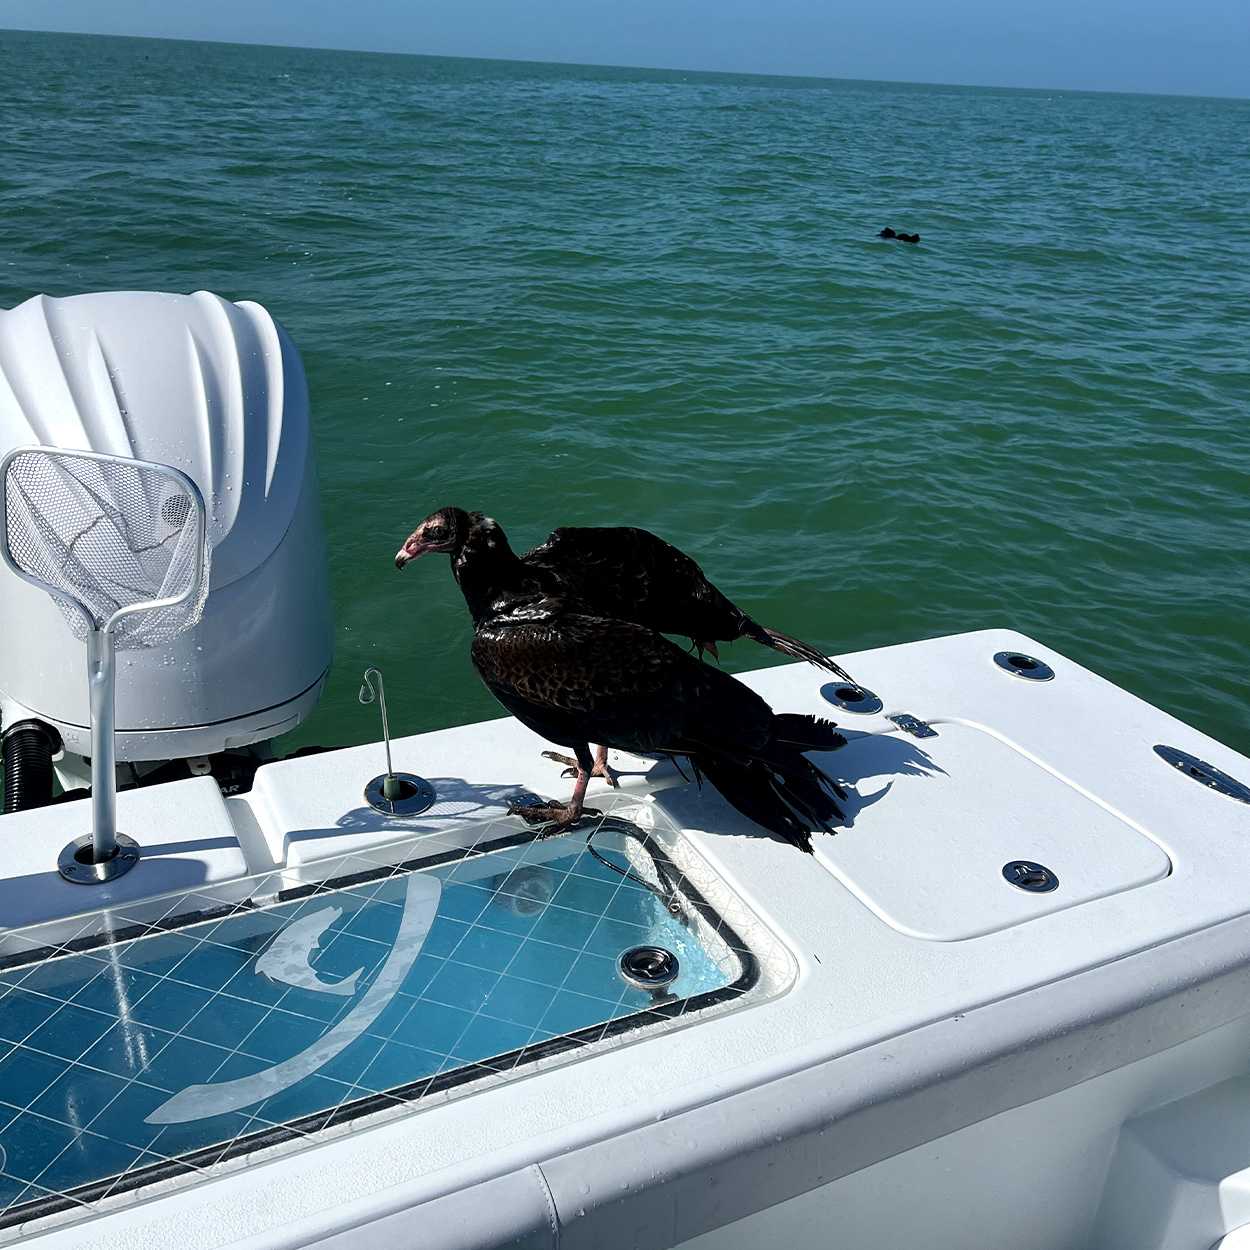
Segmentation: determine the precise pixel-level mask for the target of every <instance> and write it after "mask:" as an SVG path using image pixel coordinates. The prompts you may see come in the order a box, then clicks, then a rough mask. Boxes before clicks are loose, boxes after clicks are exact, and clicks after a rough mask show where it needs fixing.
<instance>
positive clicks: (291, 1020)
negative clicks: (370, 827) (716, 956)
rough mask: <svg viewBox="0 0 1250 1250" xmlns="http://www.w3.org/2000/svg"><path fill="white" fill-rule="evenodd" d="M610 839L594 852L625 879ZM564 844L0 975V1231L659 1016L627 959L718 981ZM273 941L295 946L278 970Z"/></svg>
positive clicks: (609, 878) (671, 933) (714, 985)
mask: <svg viewBox="0 0 1250 1250" xmlns="http://www.w3.org/2000/svg"><path fill="white" fill-rule="evenodd" d="M620 845H621V842H620V838H619V837H614V836H610V835H606V834H605V835H602V836H599V837H598V839H597V841H596V848H597V849H598V850H599V851H600V853H601V854H603V855H604V856H605V857H606V858H609V859H611V860H612V861H613V862H614V863H616V864H617V865H618V866H620V867H627V866H628V864H627V861H626V859H625V857H624V855H623V854H621V852H620V850H619V849H616V850H613V849H610V848H613V847H614V846H615V847H616V848H619V847H620ZM575 848H576V849H573V850H570V852H569V853H568V854H566V855H564V856H563V857H560V858H550V859H546V860H545V861H544V860H541V855H542V854H543V853H545V854H548V855H550V854H551V849H552V848H551V846H550V844H546V843H537V844H532V845H531V846H530V847H529V848H527V849H526V850H525V851H524V852H523V853H522V854H521V856H520V857H519V861H518V857H516V856H515V855H514V856H513V857H512V858H510V859H509V860H508V861H507V863H506V864H504V865H502V871H498V872H495V873H494V874H490V872H489V869H490V863H489V860H486V861H484V860H483V858H481V857H477V858H473V859H470V860H466V861H460V862H458V863H456V864H453V865H450V866H446V867H441V868H437V869H433V870H427V871H426V872H422V873H404V872H396V873H393V874H391V875H386V876H383V877H381V878H379V879H373V880H369V881H366V882H363V883H360V884H356V885H353V886H350V887H348V888H342V889H337V890H331V891H321V892H318V893H316V894H313V895H311V896H309V897H304V898H301V899H299V900H298V901H293V902H290V903H282V904H278V905H275V906H272V907H269V908H265V909H262V910H257V909H252V908H245V909H243V910H234V911H233V912H232V914H228V915H225V916H224V917H218V918H215V919H210V920H202V921H200V922H198V923H190V924H187V925H185V926H184V927H178V928H175V929H172V930H169V931H160V932H153V931H151V930H149V931H148V932H147V934H146V935H145V936H139V937H135V938H131V939H129V940H125V941H121V942H117V943H115V944H112V945H101V946H97V947H95V948H94V949H87V950H80V951H77V952H76V953H68V954H60V955H57V956H55V957H49V958H44V959H42V960H39V961H37V962H33V963H30V964H26V965H23V966H19V967H13V968H10V969H8V970H7V971H5V972H3V973H0V1039H3V1040H2V1041H0V1054H2V1056H3V1057H2V1058H0V1152H2V1154H3V1169H2V1171H0V1208H2V1209H3V1210H4V1211H5V1212H6V1213H7V1218H5V1217H4V1216H0V1222H4V1223H12V1222H16V1221H17V1220H18V1219H25V1218H30V1217H31V1216H32V1215H37V1214H39V1213H40V1212H41V1210H55V1209H57V1208H58V1207H64V1206H66V1205H71V1204H69V1203H67V1202H66V1201H65V1200H64V1199H63V1198H61V1197H60V1196H61V1195H65V1194H66V1193H67V1192H69V1191H74V1190H78V1191H79V1192H78V1193H77V1194H75V1195H73V1197H74V1199H76V1200H78V1201H89V1200H92V1199H96V1198H99V1197H102V1196H105V1195H106V1194H107V1193H108V1192H111V1191H114V1190H118V1189H123V1188H130V1187H133V1186H134V1185H136V1184H138V1183H143V1182H145V1181H147V1180H151V1179H156V1178H157V1177H158V1176H160V1175H165V1174H170V1172H173V1173H177V1172H181V1171H188V1170H192V1169H194V1168H203V1167H206V1166H209V1165H210V1164H211V1163H213V1162H216V1161H217V1160H219V1159H221V1158H224V1157H229V1156H230V1155H231V1154H232V1153H234V1154H237V1153H242V1152H243V1149H242V1147H241V1145H240V1139H241V1138H245V1137H246V1138H248V1139H249V1142H250V1143H251V1144H250V1145H249V1146H248V1147H247V1148H249V1149H255V1148H256V1147H257V1146H258V1145H265V1144H268V1143H269V1142H270V1141H272V1140H274V1138H273V1132H274V1128H275V1126H287V1128H286V1129H285V1131H284V1133H285V1137H286V1138H290V1137H291V1136H293V1135H299V1134H300V1133H303V1132H308V1131H312V1130H314V1129H315V1128H318V1127H321V1126H323V1125H324V1124H325V1123H327V1122H329V1120H328V1117H327V1116H326V1115H323V1114H319V1113H327V1112H331V1111H333V1110H334V1109H336V1108H339V1109H342V1108H345V1107H346V1106H347V1105H348V1104H351V1105H352V1106H353V1107H359V1109H358V1110H354V1111H349V1112H347V1113H346V1114H343V1113H340V1118H350V1115H351V1114H363V1113H364V1112H365V1111H369V1110H375V1109H377V1107H378V1106H379V1105H386V1104H387V1103H393V1101H394V1100H387V1099H383V1100H381V1104H379V1100H378V1099H376V1098H374V1099H373V1101H372V1102H369V1101H367V1100H369V1099H370V1096H374V1095H380V1094H384V1093H385V1092H386V1091H393V1090H397V1089H400V1088H401V1087H405V1086H411V1088H409V1089H407V1090H405V1092H404V1094H403V1097H404V1099H405V1100H406V1099H411V1098H414V1097H419V1096H420V1095H421V1093H422V1092H429V1091H430V1090H431V1089H434V1088H443V1087H445V1086H447V1085H451V1084H455V1083H457V1076H456V1074H457V1073H460V1074H463V1073H465V1071H466V1068H467V1069H468V1073H469V1074H471V1075H484V1074H486V1073H487V1072H489V1071H490V1070H491V1069H492V1068H494V1069H497V1070H506V1069H507V1068H508V1067H510V1066H513V1065H514V1064H515V1063H517V1062H521V1061H523V1060H524V1059H525V1058H526V1057H527V1056H526V1055H520V1056H519V1055H517V1054H516V1052H517V1051H518V1050H519V1049H520V1048H522V1047H531V1048H532V1047H536V1046H537V1047H539V1048H540V1049H539V1050H538V1051H534V1050H531V1051H529V1052H527V1053H528V1055H529V1056H533V1055H536V1054H539V1053H542V1044H543V1043H550V1042H551V1041H552V1039H557V1038H562V1037H566V1036H567V1035H568V1034H570V1033H574V1032H576V1031H578V1030H587V1029H590V1030H591V1032H590V1034H589V1035H587V1037H586V1040H593V1039H594V1037H595V1036H598V1035H600V1034H601V1033H602V1031H603V1030H602V1029H595V1028H593V1026H603V1025H605V1024H606V1023H607V1022H609V1021H613V1020H619V1019H621V1018H622V1017H626V1016H632V1015H634V1014H636V1013H639V1012H642V1011H645V1009H647V1008H648V1007H649V1006H650V1005H651V1002H650V998H649V996H648V995H647V994H646V993H645V992H642V991H639V990H635V989H631V988H629V987H628V986H627V985H626V984H625V983H624V982H623V981H622V980H621V979H620V977H619V976H618V974H617V967H616V963H617V959H618V958H619V956H620V954H621V953H622V952H623V951H624V950H626V949H628V948H629V947H632V946H637V945H642V944H658V945H662V946H665V947H667V948H668V949H670V950H672V951H674V952H675V953H677V955H678V957H679V960H680V964H681V973H680V976H679V978H678V980H677V982H676V983H675V985H674V986H673V987H672V990H673V993H674V995H675V997H676V998H678V999H688V998H690V997H692V996H697V995H702V994H704V993H706V992H707V991H715V990H720V989H723V988H724V987H725V986H727V984H728V978H727V977H726V976H725V975H724V973H723V972H722V971H721V970H720V969H719V968H718V967H717V965H716V964H715V963H714V962H713V961H712V960H711V959H710V958H709V957H708V955H707V954H706V953H705V952H704V951H703V950H702V949H701V947H700V946H699V945H698V943H697V942H696V941H695V940H694V938H693V937H692V935H691V934H690V933H689V932H688V931H687V930H686V929H685V928H683V927H682V925H681V924H680V923H679V922H678V921H677V920H674V919H672V918H671V917H670V916H669V915H668V914H667V912H666V910H665V907H664V903H663V902H662V900H661V899H659V898H658V897H657V896H656V895H655V894H653V893H651V892H649V891H648V890H647V889H646V888H644V887H643V886H642V885H641V884H639V883H638V882H637V881H635V880H632V879H630V878H627V877H625V876H622V875H620V874H619V873H618V872H615V871H613V870H612V869H610V868H608V867H607V866H605V865H604V864H603V863H601V862H600V861H598V860H596V859H595V858H594V857H592V856H591V855H590V854H589V853H588V852H587V851H586V850H585V848H584V845H583V844H582V843H581V840H580V839H578V840H577V842H576V843H575ZM484 872H485V873H486V874H487V875H482V874H483V873H484ZM431 918H432V920H431ZM299 922H303V924H302V926H299ZM297 926H299V927H297ZM427 928H428V932H427V931H426V930H427ZM309 930H313V931H318V930H319V931H320V942H319V944H318V943H317V941H316V938H315V937H314V938H313V939H312V940H311V941H310V940H309V939H308V932H309ZM301 933H303V934H304V938H303V940H302V942H301V940H300V938H299V935H300V934H301ZM292 935H295V936H294V937H292ZM284 943H285V947H294V948H295V950H296V954H295V957H294V958H293V959H288V960H287V961H286V963H287V967H286V970H285V971H283V970H282V969H281V968H278V969H277V971H276V972H275V968H274V961H275V960H277V955H276V952H279V951H281V950H283V949H284V945H283V944H284ZM301 945H302V946H303V947H304V948H306V954H307V959H306V960H304V961H303V966H302V969H301V968H300V963H301V960H300V958H299V957H298V955H299V948H300V947H301ZM277 962H278V963H279V964H280V963H281V962H282V961H281V960H277ZM292 966H293V968H294V971H292ZM267 973H268V975H267ZM353 974H355V975H354V977H353ZM301 975H302V979H303V982H304V983H302V984H301V983H299V981H300V979H301ZM284 976H285V977H286V980H283V979H281V978H282V977H284ZM275 978H277V979H275ZM308 982H313V984H309V983H308ZM336 985H339V986H340V988H339V989H338V990H336V989H334V988H333V987H334V986H336ZM644 1019H654V1017H653V1016H646V1017H644ZM345 1039H346V1040H345ZM340 1043H341V1044H340ZM556 1045H557V1048H558V1047H559V1044H558V1043H557V1044H556ZM331 1052H332V1053H331ZM301 1056H302V1057H303V1058H300V1057H301ZM498 1056H507V1058H505V1059H501V1060H497V1059H496V1057H498ZM492 1060H494V1062H492ZM470 1065H480V1066H479V1067H476V1068H474V1067H471V1066H470ZM432 1080H433V1082H434V1083H431V1081H432ZM258 1082H259V1084H258ZM414 1082H415V1083H418V1084H416V1085H415V1086H414V1085H413V1083H414ZM422 1083H424V1084H422ZM188 1087H191V1089H190V1091H189V1092H184V1091H188ZM206 1091H207V1092H206ZM223 1091H224V1094H223ZM223 1097H224V1099H225V1101H226V1102H233V1103H239V1104H240V1105H237V1106H232V1107H231V1108H230V1109H226V1110H222V1109H221V1108H220V1106H218V1105H215V1104H214V1103H213V1101H212V1100H214V1099H217V1100H219V1101H220V1100H221V1099H222V1098H223ZM205 1099H207V1100H208V1101H207V1102H206V1101H205ZM362 1100H365V1101H362ZM171 1120H172V1121H173V1122H171ZM293 1122H295V1124H294V1127H295V1129H296V1130H297V1132H296V1133H295V1134H293V1133H292V1132H291V1131H290V1126H292V1124H293ZM267 1133H268V1134H269V1136H268V1138H267V1137H266V1134H267ZM258 1135H259V1136H258ZM282 1135H283V1130H279V1136H282ZM193 1152H199V1153H198V1154H195V1153H193ZM189 1154H190V1155H191V1157H190V1159H188V1158H187V1156H188V1155H189ZM171 1160H176V1161H177V1162H176V1163H174V1164H172V1166H171V1164H170V1161H171ZM162 1166H164V1171H162ZM122 1174H127V1175H126V1176H125V1177H124V1178H123V1179H121V1180H119V1181H116V1182H110V1180H109V1178H113V1177H119V1176H121V1175H122ZM93 1183H96V1184H94V1185H93ZM83 1186H92V1188H89V1189H82V1188H80V1187H83ZM32 1203H34V1204H37V1205H36V1206H31V1205H29V1204H32ZM18 1208H21V1210H20V1211H19V1210H18Z"/></svg>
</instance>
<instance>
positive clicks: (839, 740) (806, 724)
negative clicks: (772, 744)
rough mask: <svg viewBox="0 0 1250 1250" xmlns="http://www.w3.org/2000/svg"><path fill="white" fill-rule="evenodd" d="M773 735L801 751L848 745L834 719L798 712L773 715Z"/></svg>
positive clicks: (829, 748) (830, 748) (835, 748)
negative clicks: (823, 718)
mask: <svg viewBox="0 0 1250 1250" xmlns="http://www.w3.org/2000/svg"><path fill="white" fill-rule="evenodd" d="M773 737H774V738H775V739H776V740H777V741H778V742H784V743H785V744H786V745H787V746H793V747H798V748H799V750H800V751H836V750H838V749H839V748H840V747H844V746H846V739H845V738H844V737H843V736H842V735H841V734H840V733H838V731H837V726H836V725H835V724H834V723H833V721H831V720H822V719H821V718H820V717H819V716H802V715H800V714H799V713H797V712H778V713H777V715H776V716H774V717H773Z"/></svg>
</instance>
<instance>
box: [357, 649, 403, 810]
mask: <svg viewBox="0 0 1250 1250" xmlns="http://www.w3.org/2000/svg"><path fill="white" fill-rule="evenodd" d="M371 676H372V677H376V678H377V679H378V688H377V690H374V688H373V682H372V681H371V680H370V677H371ZM359 699H360V701H361V703H372V702H373V701H374V700H375V699H376V700H377V702H378V706H379V707H380V708H381V709H382V741H383V743H384V744H385V746H386V778H385V780H384V781H383V782H382V797H383V798H386V799H392V800H393V799H397V798H399V795H400V785H399V778H398V777H396V776H395V769H394V768H392V767H391V730H390V726H389V725H388V724H387V722H386V686H385V685H384V684H383V681H382V674H381V673H380V672H379V671H378V670H377V669H376V668H367V669H365V680H364V685H362V686H361V687H360V695H359Z"/></svg>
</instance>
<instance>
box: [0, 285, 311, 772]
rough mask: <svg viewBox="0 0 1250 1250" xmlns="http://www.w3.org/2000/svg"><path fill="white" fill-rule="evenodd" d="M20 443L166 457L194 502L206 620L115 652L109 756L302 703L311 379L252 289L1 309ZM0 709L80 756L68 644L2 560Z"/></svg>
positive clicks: (79, 681)
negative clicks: (195, 492) (204, 557)
mask: <svg viewBox="0 0 1250 1250" xmlns="http://www.w3.org/2000/svg"><path fill="white" fill-rule="evenodd" d="M31 444H43V445H46V446H52V447H59V448H66V449H74V450H86V451H97V452H106V453H110V454H113V455H119V456H127V457H131V458H134V459H137V460H146V461H155V462H157V463H159V464H165V465H170V466H172V467H173V468H175V469H180V470H181V471H182V472H183V473H185V474H186V475H187V476H188V477H190V478H191V479H192V481H193V482H195V484H196V485H197V486H198V487H199V489H200V492H201V493H202V495H203V496H204V500H205V503H206V505H207V514H208V540H209V545H210V547H211V552H212V560H211V574H210V580H209V593H208V598H207V601H206V602H205V605H204V612H203V616H202V618H201V619H200V621H199V623H198V624H197V625H195V626H194V627H193V628H191V629H189V630H187V631H186V632H185V633H183V634H180V635H179V636H178V637H177V638H175V639H174V640H173V641H172V642H170V643H169V644H167V645H165V646H160V647H154V648H151V649H146V650H132V651H123V652H121V653H120V654H119V655H118V663H117V696H116V698H117V712H116V726H117V733H116V751H117V759H118V760H119V761H131V762H134V761H153V760H174V759H187V758H191V757H196V756H208V755H212V754H214V753H217V752H221V751H226V750H230V749H232V748H239V747H246V746H249V745H250V744H253V743H257V742H262V741H265V740H267V739H270V738H273V737H274V736H275V735H276V734H279V733H284V732H286V731H287V730H289V729H292V728H294V727H295V725H297V724H298V723H299V722H300V721H301V720H303V719H304V717H306V716H307V715H308V714H309V713H310V712H311V711H312V709H313V708H314V706H315V705H316V702H317V699H318V697H319V695H320V693H321V688H322V686H323V684H324V682H325V678H326V673H327V671H328V669H329V666H330V658H331V654H332V652H333V642H334V638H333V621H332V617H331V612H330V596H329V587H328V583H327V576H326V558H325V538H324V534H323V531H322V523H321V506H320V500H319V497H318V491H317V476H316V467H315V464H314V459H313V452H312V443H311V432H310V417H309V407H308V387H307V383H306V382H305V379H304V369H303V365H302V364H301V362H300V358H299V354H298V353H297V352H296V350H295V347H294V345H293V344H292V342H291V340H290V339H289V338H288V336H287V334H286V332H285V331H284V330H283V329H282V327H281V326H279V325H278V324H277V322H275V321H274V320H273V318H272V317H270V315H269V314H268V313H267V312H266V311H265V310H264V309H263V308H262V307H261V306H260V305H259V304H254V303H251V302H247V301H244V302H241V303H238V304H232V303H229V302H228V301H226V300H224V299H221V298H220V297H219V296H216V295H212V294H210V293H209V292H207V291H198V292H196V294H194V295H166V294H160V293H157V292H151V291H110V292H104V293H101V294H96V295H75V296H71V297H69V298H67V299H51V298H49V297H47V296H42V295H40V296H36V297H35V298H33V299H30V300H27V301H26V302H25V303H24V304H21V305H19V306H18V307H17V308H14V309H12V310H10V311H0V455H2V454H4V453H5V452H8V451H9V450H11V449H12V448H14V447H19V446H25V445H31ZM0 714H2V715H3V723H4V725H5V726H11V725H14V724H15V723H17V722H21V721H25V720H35V721H42V722H44V723H46V724H48V725H51V726H52V727H53V728H55V729H56V730H57V731H58V732H59V734H60V736H61V739H62V741H63V744H64V749H65V751H66V753H67V758H68V756H70V755H76V756H84V755H88V754H89V753H90V740H91V732H90V728H89V726H90V717H89V713H88V697H87V681H86V655H85V650H84V646H83V643H82V642H81V641H79V640H78V639H77V638H75V636H74V634H73V632H72V630H71V629H70V627H69V625H67V624H66V621H65V618H64V616H63V615H62V613H61V612H60V610H59V609H58V608H57V606H56V603H55V602H54V601H53V600H52V599H51V598H50V597H49V596H48V595H46V594H44V593H43V592H42V591H40V590H38V589H36V588H35V587H34V586H31V585H28V584H27V583H25V582H23V581H22V580H20V579H19V578H18V577H16V576H15V575H14V574H13V573H12V572H11V571H10V570H9V569H8V568H5V567H3V566H2V565H0ZM70 771H71V772H72V771H73V770H70Z"/></svg>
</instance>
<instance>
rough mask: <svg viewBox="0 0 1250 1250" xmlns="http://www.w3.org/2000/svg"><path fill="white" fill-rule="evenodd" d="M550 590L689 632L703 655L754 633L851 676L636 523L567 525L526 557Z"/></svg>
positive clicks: (601, 609) (670, 630)
mask: <svg viewBox="0 0 1250 1250" xmlns="http://www.w3.org/2000/svg"><path fill="white" fill-rule="evenodd" d="M521 560H522V562H523V563H524V564H525V565H526V566H528V567H529V568H530V569H532V570H533V571H534V573H535V576H536V577H537V578H538V579H539V580H540V581H541V582H543V583H544V584H545V586H547V587H548V588H549V589H551V590H552V591H554V592H555V593H558V594H563V595H568V596H571V597H573V598H575V599H578V600H580V601H581V602H582V603H585V604H586V605H587V606H588V607H590V608H591V610H592V611H594V612H597V613H602V614H603V615H604V616H612V617H617V618H619V619H620V620H624V621H632V622H634V623H635V624H637V625H645V626H646V627H647V628H648V629H654V630H656V631H658V632H659V633H662V634H678V635H680V636H682V637H685V638H689V639H690V640H691V641H692V642H693V643H694V644H695V646H696V647H697V648H698V649H699V653H700V654H702V653H703V652H704V651H705V650H708V651H711V652H712V654H713V655H715V654H716V643H717V642H731V641H733V640H734V639H735V638H750V639H752V640H753V641H755V642H758V643H761V644H762V645H763V646H765V647H771V648H772V649H773V650H775V651H780V652H781V653H782V654H783V655H789V656H792V657H793V658H794V659H797V660H806V661H808V662H809V663H811V664H815V665H817V666H818V667H819V668H823V669H825V670H826V671H827V672H830V673H832V674H833V675H834V676H835V677H839V678H841V679H842V680H843V681H851V678H850V676H849V675H848V674H847V673H846V671H845V670H844V669H842V668H841V667H840V666H839V665H837V664H835V663H834V662H833V661H832V660H830V659H827V658H826V657H825V656H823V655H822V654H821V653H820V652H819V651H817V650H816V649H815V648H814V647H811V646H808V644H807V643H805V642H801V641H800V640H799V639H797V638H791V637H790V636H789V635H788V634H782V633H779V632H777V631H776V630H773V629H767V628H765V627H764V626H763V625H760V624H759V623H758V622H756V621H754V620H753V619H752V618H751V617H749V616H748V615H747V614H746V613H745V612H744V611H743V610H742V609H741V608H739V607H738V606H737V605H736V604H735V603H733V602H732V601H731V600H729V599H728V598H726V596H725V595H723V594H722V593H721V592H720V591H719V590H717V588H716V587H715V586H714V585H712V583H711V582H710V581H708V579H707V577H706V576H704V573H703V570H702V569H701V568H700V567H699V566H698V565H697V564H696V563H695V562H694V561H693V560H692V559H691V558H690V557H689V556H688V555H686V553H685V552H684V551H679V550H678V549H677V548H676V547H674V546H672V545H671V544H670V543H666V542H665V541H664V540H663V539H662V538H657V537H656V535H654V534H652V533H651V532H650V531H649V530H644V529H638V528H636V527H634V526H602V527H593V526H564V527H561V528H560V529H557V530H555V531H553V533H552V535H551V537H550V538H548V539H547V541H546V542H545V543H543V545H542V546H541V547H535V548H534V550H533V551H528V552H526V553H525V555H523V556H522V557H521Z"/></svg>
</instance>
